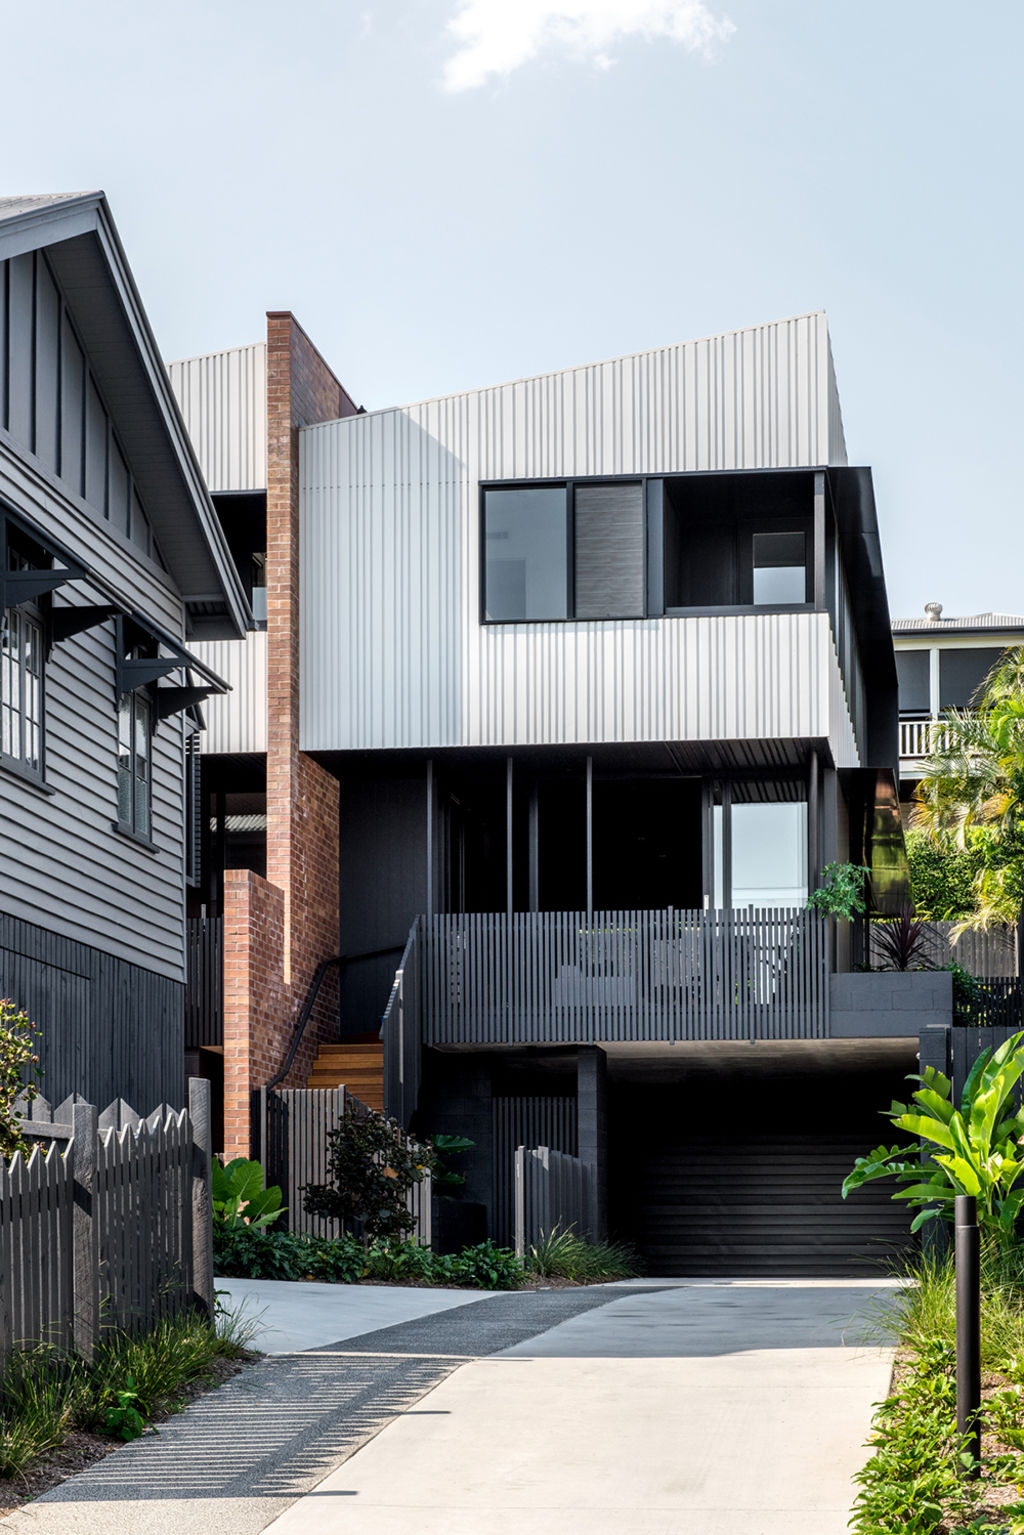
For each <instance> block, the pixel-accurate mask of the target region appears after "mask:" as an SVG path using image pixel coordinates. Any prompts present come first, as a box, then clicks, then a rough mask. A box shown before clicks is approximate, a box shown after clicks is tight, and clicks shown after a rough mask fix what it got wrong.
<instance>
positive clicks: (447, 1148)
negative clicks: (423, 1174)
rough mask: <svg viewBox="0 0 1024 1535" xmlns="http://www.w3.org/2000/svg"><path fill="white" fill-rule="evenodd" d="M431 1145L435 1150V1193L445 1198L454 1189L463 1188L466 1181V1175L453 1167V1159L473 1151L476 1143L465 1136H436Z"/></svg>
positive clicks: (433, 1170)
mask: <svg viewBox="0 0 1024 1535" xmlns="http://www.w3.org/2000/svg"><path fill="white" fill-rule="evenodd" d="M431 1145H432V1146H433V1148H434V1156H433V1161H432V1163H431V1177H432V1179H433V1184H434V1191H435V1192H436V1193H438V1194H441V1195H442V1196H444V1195H447V1194H450V1193H451V1192H452V1190H453V1189H457V1188H461V1187H462V1185H463V1184H464V1183H465V1181H466V1179H465V1176H464V1174H462V1173H460V1172H457V1171H456V1170H455V1168H453V1167H452V1165H451V1159H452V1158H453V1157H457V1156H461V1155H462V1153H463V1152H465V1151H472V1149H473V1147H474V1146H475V1145H476V1141H471V1140H469V1138H468V1137H467V1136H465V1135H435V1136H432V1137H431Z"/></svg>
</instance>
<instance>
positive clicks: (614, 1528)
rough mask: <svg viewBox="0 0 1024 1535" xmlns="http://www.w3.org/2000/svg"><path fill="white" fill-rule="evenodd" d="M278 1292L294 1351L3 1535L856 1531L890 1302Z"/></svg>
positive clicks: (280, 1320) (876, 1298)
mask: <svg viewBox="0 0 1024 1535" xmlns="http://www.w3.org/2000/svg"><path fill="white" fill-rule="evenodd" d="M247 1288H250V1289H251V1290H252V1291H255V1290H256V1287H247ZM281 1288H282V1290H283V1291H284V1292H285V1293H283V1294H281V1295H280V1296H275V1294H274V1293H273V1292H272V1291H268V1290H267V1288H266V1286H260V1287H259V1292H258V1293H259V1301H260V1303H262V1305H263V1307H264V1324H265V1325H266V1326H267V1328H268V1329H270V1328H273V1329H274V1330H275V1332H276V1337H275V1336H274V1333H272V1332H270V1331H268V1332H267V1334H266V1335H265V1336H266V1341H265V1343H264V1345H263V1346H264V1347H274V1346H275V1344H276V1346H277V1347H278V1348H280V1349H282V1352H279V1353H277V1354H276V1355H274V1356H272V1357H268V1358H267V1359H265V1360H264V1361H262V1362H261V1363H260V1364H259V1365H257V1366H256V1367H255V1368H253V1369H251V1370H249V1371H247V1372H245V1374H244V1375H242V1376H240V1377H239V1378H238V1379H237V1381H233V1382H230V1383H229V1384H228V1385H227V1386H225V1387H223V1388H221V1390H220V1391H217V1392H214V1393H212V1394H210V1395H209V1396H207V1397H205V1398H202V1399H201V1400H200V1401H198V1402H197V1403H195V1404H194V1405H193V1406H191V1407H190V1408H188V1409H187V1410H186V1411H185V1412H184V1413H182V1414H181V1416H180V1417H179V1418H176V1419H172V1420H171V1421H170V1422H169V1423H168V1424H166V1425H165V1426H164V1427H163V1429H162V1430H161V1434H160V1436H159V1438H156V1439H143V1440H138V1441H135V1443H133V1444H130V1445H126V1446H125V1447H124V1448H123V1449H120V1450H118V1451H116V1452H115V1453H114V1454H113V1455H111V1456H109V1457H108V1458H107V1459H106V1460H104V1461H101V1462H99V1463H98V1464H97V1465H95V1466H93V1467H91V1468H90V1469H89V1470H88V1471H86V1472H84V1473H83V1474H82V1475H81V1476H78V1477H75V1478H73V1479H71V1480H70V1481H68V1482H66V1483H64V1484H63V1486H62V1487H60V1488H57V1489H55V1490H54V1492H53V1493H50V1494H48V1495H47V1496H46V1498H44V1499H41V1500H39V1501H38V1502H36V1503H34V1504H31V1505H28V1506H27V1507H26V1508H25V1509H24V1510H21V1511H19V1512H18V1513H15V1514H13V1515H11V1516H10V1518H9V1519H8V1520H6V1521H3V1523H2V1526H0V1527H2V1528H3V1529H5V1530H6V1529H8V1528H10V1529H12V1530H17V1531H19V1532H22V1535H29V1532H34V1535H72V1532H75V1535H78V1532H89V1535H121V1532H125V1535H127V1532H128V1531H131V1532H133V1535H151V1532H152V1535H158V1532H159V1535H163V1532H166V1531H167V1530H169V1529H173V1530H175V1531H176V1535H193V1532H194V1535H207V1532H208V1531H210V1530H216V1532H217V1535H257V1532H259V1531H262V1530H264V1529H266V1530H270V1531H273V1532H274V1535H398V1532H399V1531H401V1532H402V1535H408V1531H409V1530H412V1529H414V1530H415V1531H416V1535H506V1532H507V1535H512V1532H515V1535H565V1532H566V1529H567V1528H575V1529H576V1530H578V1531H579V1532H581V1535H606V1532H607V1535H611V1532H614V1535H654V1532H657V1535H782V1532H783V1531H784V1532H785V1535H845V1531H846V1521H847V1518H848V1513H849V1507H850V1501H851V1497H852V1491H853V1489H852V1487H851V1482H850V1478H851V1476H852V1474H853V1472H854V1471H855V1470H857V1468H858V1467H859V1466H860V1465H861V1464H863V1461H864V1459H865V1454H864V1451H863V1449H862V1445H863V1441H864V1438H865V1436H866V1434H867V1431H868V1426H869V1423H870V1418H871V1404H872V1403H873V1402H874V1401H877V1400H878V1399H879V1398H880V1397H882V1396H883V1395H884V1394H885V1392H886V1389H887V1386H888V1380H889V1371H890V1368H891V1351H890V1350H889V1349H887V1348H882V1347H878V1346H877V1344H876V1343H875V1342H874V1341H871V1340H870V1339H869V1338H868V1337H867V1334H866V1331H865V1325H864V1322H863V1320H851V1319H855V1318H861V1319H862V1318H863V1316H864V1314H865V1313H866V1312H867V1311H869V1310H871V1309H873V1308H874V1309H877V1308H878V1307H879V1306H882V1307H884V1306H885V1304H886V1301H887V1299H888V1298H889V1297H890V1296H891V1287H886V1286H884V1285H878V1284H872V1283H870V1282H865V1283H861V1282H857V1281H849V1280H845V1281H844V1280H836V1281H827V1280H818V1281H807V1282H801V1281H795V1280H790V1281H779V1282H777V1283H772V1282H767V1281H693V1282H690V1283H686V1282H682V1281H671V1280H651V1281H637V1282H630V1283H629V1284H625V1285H606V1286H600V1287H594V1288H591V1289H586V1290H554V1291H541V1292H538V1293H521V1294H513V1295H493V1296H469V1295H466V1294H464V1293H459V1292H447V1294H441V1293H439V1292H434V1291H415V1290H413V1291H409V1290H394V1289H385V1288H383V1287H382V1288H380V1289H373V1288H372V1287H332V1286H291V1285H289V1286H287V1287H284V1286H282V1287H281ZM332 1329H333V1331H332Z"/></svg>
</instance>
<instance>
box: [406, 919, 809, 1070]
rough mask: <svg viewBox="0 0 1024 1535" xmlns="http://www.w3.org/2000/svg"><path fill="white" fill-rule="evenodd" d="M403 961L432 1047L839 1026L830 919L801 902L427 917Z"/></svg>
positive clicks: (786, 1034)
mask: <svg viewBox="0 0 1024 1535" xmlns="http://www.w3.org/2000/svg"><path fill="white" fill-rule="evenodd" d="M410 951H412V952H410ZM403 967H404V969H405V971H406V973H407V974H410V978H411V972H412V971H415V973H416V976H417V978H418V984H417V988H416V989H417V990H418V992H419V999H418V1002H417V1006H416V1012H417V1013H418V1014H419V1028H420V1037H421V1039H422V1040H423V1042H424V1043H425V1044H428V1045H440V1046H444V1045H468V1044H485V1045H529V1044H541V1043H543V1044H592V1043H598V1042H607V1041H612V1040H615V1041H633V1040H635V1041H645V1040H661V1041H679V1040H705V1039H742V1040H754V1039H823V1038H826V1037H827V1035H828V997H829V972H830V968H831V963H830V929H829V924H828V922H827V921H825V920H823V919H822V918H821V917H819V916H818V914H817V913H815V912H809V911H805V910H803V909H798V908H793V909H789V908H787V909H778V910H775V909H762V910H755V909H747V910H735V911H675V910H672V909H669V910H666V911H626V912H596V913H594V914H593V915H592V916H588V915H587V914H586V913H585V912H520V913H515V914H514V915H512V916H508V915H505V914H503V913H502V914H486V915H480V916H475V915H455V916H452V915H441V916H434V917H429V918H425V917H424V918H420V919H419V920H418V922H417V924H416V927H415V929H414V933H413V935H412V936H411V939H410V949H409V950H407V952H406V957H405V960H404V961H403Z"/></svg>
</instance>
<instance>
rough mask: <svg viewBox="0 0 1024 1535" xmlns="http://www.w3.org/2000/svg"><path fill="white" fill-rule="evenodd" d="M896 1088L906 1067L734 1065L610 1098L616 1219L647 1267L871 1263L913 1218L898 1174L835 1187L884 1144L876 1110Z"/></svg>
mask: <svg viewBox="0 0 1024 1535" xmlns="http://www.w3.org/2000/svg"><path fill="white" fill-rule="evenodd" d="M904 1087H905V1084H904V1083H903V1080H902V1074H900V1075H897V1076H896V1077H895V1079H893V1077H892V1075H891V1074H888V1075H886V1076H884V1077H879V1076H876V1075H875V1074H870V1075H867V1076H862V1075H860V1074H858V1075H856V1076H852V1077H849V1078H848V1079H846V1080H838V1081H837V1079H836V1078H835V1077H834V1076H832V1075H827V1076H822V1077H820V1078H816V1077H808V1076H806V1075H802V1076H800V1077H798V1078H796V1079H786V1078H784V1077H783V1078H777V1079H775V1080H774V1081H773V1082H772V1083H771V1084H770V1085H769V1084H767V1083H765V1082H763V1081H762V1082H757V1081H751V1080H749V1079H748V1078H747V1077H746V1076H745V1075H743V1074H738V1075H736V1076H734V1078H733V1079H732V1080H725V1081H722V1080H721V1079H719V1078H718V1077H717V1076H715V1077H712V1078H709V1079H707V1080H703V1079H702V1080H699V1081H698V1082H694V1081H693V1080H692V1079H691V1080H690V1081H689V1082H681V1083H680V1084H679V1085H678V1086H677V1087H674V1088H662V1089H648V1090H646V1091H644V1090H643V1089H639V1090H634V1091H632V1092H629V1093H626V1094H623V1095H619V1096H618V1099H617V1101H616V1103H615V1111H616V1114H617V1118H618V1126H617V1132H618V1133H616V1134H615V1136H614V1139H613V1143H612V1153H613V1156H614V1157H615V1161H616V1167H615V1168H614V1169H613V1189H614V1202H613V1211H612V1214H613V1221H615V1223H616V1225H617V1228H618V1230H619V1232H620V1234H621V1235H624V1236H627V1237H629V1238H630V1239H631V1240H632V1241H634V1242H635V1244H636V1245H637V1247H638V1248H639V1249H640V1252H641V1254H642V1256H643V1259H644V1262H645V1267H646V1271H647V1272H648V1273H650V1274H653V1275H658V1274H662V1275H668V1274H674V1275H693V1276H726V1275H733V1276H751V1277H754V1276H763V1277H771V1276H778V1277H782V1276H787V1275H788V1276H809V1277H814V1276H820V1277H828V1276H850V1277H864V1276H865V1275H870V1274H873V1273H876V1272H878V1266H879V1265H880V1264H884V1263H886V1262H887V1261H891V1260H892V1258H893V1257H894V1256H895V1255H896V1254H898V1253H899V1252H900V1251H901V1250H903V1249H905V1248H906V1246H907V1245H908V1242H909V1224H910V1216H909V1215H908V1213H907V1211H906V1209H905V1207H904V1206H902V1205H901V1204H899V1203H896V1202H894V1201H893V1199H892V1197H891V1195H892V1191H893V1189H894V1188H895V1185H894V1184H890V1183H884V1182H883V1183H876V1184H872V1185H869V1186H868V1187H867V1188H864V1189H859V1190H857V1191H856V1192H855V1193H853V1194H851V1195H850V1197H849V1198H848V1199H846V1200H843V1199H842V1198H841V1195H840V1188H841V1185H842V1181H843V1178H844V1177H845V1176H846V1174H847V1173H848V1172H849V1170H850V1168H851V1167H852V1165H853V1162H854V1159H855V1158H856V1157H857V1156H859V1155H862V1154H863V1153H864V1152H865V1151H867V1150H868V1149H870V1147H872V1146H875V1145H878V1144H879V1142H880V1141H882V1140H886V1141H887V1142H890V1141H891V1139H892V1137H891V1134H890V1129H889V1124H888V1121H887V1120H885V1119H883V1118H881V1117H880V1116H879V1114H878V1112H877V1111H878V1109H879V1108H880V1107H881V1106H883V1105H887V1104H888V1103H889V1101H890V1099H891V1098H892V1097H893V1096H894V1095H896V1094H899V1093H901V1092H902V1091H903V1089H904ZM623 1132H625V1134H624V1133H623ZM630 1162H631V1164H632V1171H630Z"/></svg>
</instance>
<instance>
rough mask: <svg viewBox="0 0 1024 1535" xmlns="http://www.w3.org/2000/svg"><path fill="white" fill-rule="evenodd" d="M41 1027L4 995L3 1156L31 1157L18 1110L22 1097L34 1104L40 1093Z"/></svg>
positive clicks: (0, 1044)
mask: <svg viewBox="0 0 1024 1535" xmlns="http://www.w3.org/2000/svg"><path fill="white" fill-rule="evenodd" d="M38 1036H39V1029H38V1027H37V1025H36V1024H34V1023H32V1022H31V1021H30V1020H29V1017H28V1014H27V1013H26V1012H24V1011H23V1009H22V1008H20V1007H17V1006H16V1005H15V1003H14V1002H12V1001H11V999H10V998H9V997H2V998H0V1156H2V1157H4V1158H8V1157H13V1156H14V1153H15V1152H16V1151H20V1152H21V1153H22V1155H24V1156H28V1154H29V1152H30V1150H31V1147H30V1146H29V1144H28V1142H27V1141H26V1140H25V1137H24V1135H23V1134H22V1131H21V1120H20V1118H19V1116H18V1115H17V1114H16V1113H15V1111H14V1105H15V1103H16V1102H17V1101H18V1099H19V1098H23V1099H24V1100H25V1101H27V1102H29V1103H31V1102H32V1100H33V1098H36V1097H37V1096H38V1094H39V1086H38V1082H39V1077H40V1076H41V1073H40V1071H39V1053H38Z"/></svg>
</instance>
